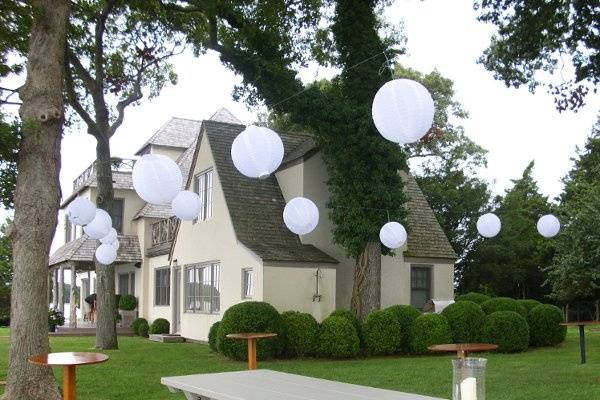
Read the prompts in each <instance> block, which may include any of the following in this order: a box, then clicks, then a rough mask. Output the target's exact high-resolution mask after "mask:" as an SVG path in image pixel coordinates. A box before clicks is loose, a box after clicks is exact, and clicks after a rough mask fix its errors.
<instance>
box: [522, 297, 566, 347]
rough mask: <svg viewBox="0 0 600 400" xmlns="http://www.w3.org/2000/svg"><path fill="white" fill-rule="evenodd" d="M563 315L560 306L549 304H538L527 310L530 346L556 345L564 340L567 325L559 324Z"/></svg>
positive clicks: (562, 319)
mask: <svg viewBox="0 0 600 400" xmlns="http://www.w3.org/2000/svg"><path fill="white" fill-rule="evenodd" d="M563 321H564V316H563V313H562V311H561V310H560V308H558V307H556V306H553V305H550V304H540V305H538V306H537V307H534V308H533V309H531V311H529V314H528V315H527V322H528V323H529V335H530V337H529V344H531V345H532V346H536V347H540V346H556V345H557V344H559V343H562V342H564V340H565V337H566V335H567V327H566V326H561V325H560V323H561V322H563Z"/></svg>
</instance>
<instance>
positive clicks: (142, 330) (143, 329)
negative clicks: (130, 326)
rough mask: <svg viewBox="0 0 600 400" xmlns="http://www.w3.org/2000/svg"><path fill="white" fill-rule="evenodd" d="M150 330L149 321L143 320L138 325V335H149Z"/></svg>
mask: <svg viewBox="0 0 600 400" xmlns="http://www.w3.org/2000/svg"><path fill="white" fill-rule="evenodd" d="M149 331H150V325H148V321H146V320H143V321H141V322H140V323H139V325H138V335H139V336H141V337H148V332H149Z"/></svg>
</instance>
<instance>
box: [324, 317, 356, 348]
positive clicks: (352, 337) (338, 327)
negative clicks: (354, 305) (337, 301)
mask: <svg viewBox="0 0 600 400" xmlns="http://www.w3.org/2000/svg"><path fill="white" fill-rule="evenodd" d="M359 351H360V340H359V339H358V333H357V332H356V328H355V327H354V325H353V324H352V322H350V320H349V319H348V318H344V317H340V316H330V317H327V318H325V320H324V321H323V322H322V323H321V329H320V330H319V348H318V353H319V355H320V356H322V357H330V358H350V357H354V356H356V355H357V354H358V353H359Z"/></svg>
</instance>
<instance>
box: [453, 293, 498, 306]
mask: <svg viewBox="0 0 600 400" xmlns="http://www.w3.org/2000/svg"><path fill="white" fill-rule="evenodd" d="M490 299H491V297H490V296H488V295H487V294H483V293H475V292H469V293H467V294H461V295H459V296H456V301H472V302H473V303H477V304H482V303H485V302H486V301H488V300H490Z"/></svg>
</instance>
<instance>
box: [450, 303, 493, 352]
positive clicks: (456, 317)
mask: <svg viewBox="0 0 600 400" xmlns="http://www.w3.org/2000/svg"><path fill="white" fill-rule="evenodd" d="M442 315H443V316H444V317H446V319H447V320H448V324H449V325H450V331H451V332H452V342H453V343H477V342H481V340H482V338H483V326H484V324H485V313H484V312H483V310H482V309H481V307H480V306H479V304H477V303H474V302H472V301H466V300H465V301H457V302H456V303H454V304H450V305H449V306H448V307H446V308H444V310H443V311H442Z"/></svg>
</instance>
